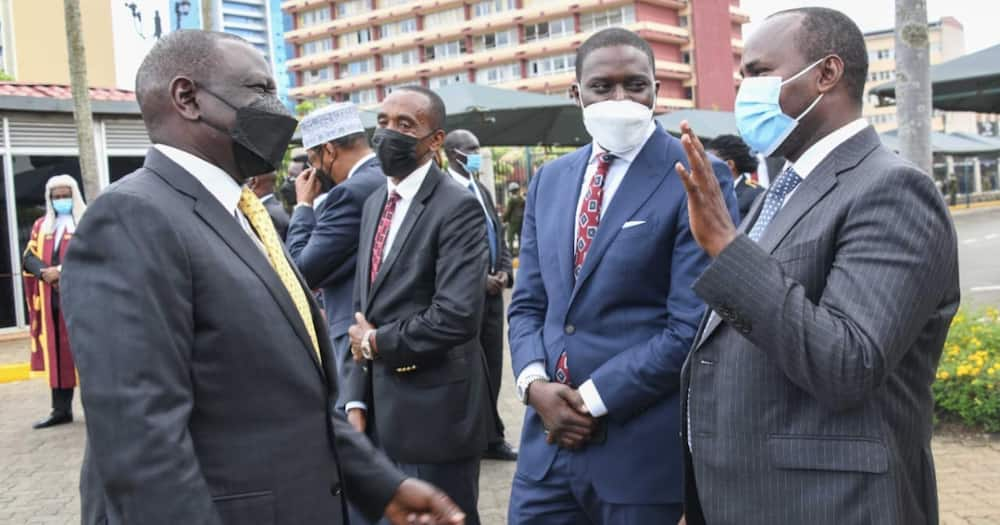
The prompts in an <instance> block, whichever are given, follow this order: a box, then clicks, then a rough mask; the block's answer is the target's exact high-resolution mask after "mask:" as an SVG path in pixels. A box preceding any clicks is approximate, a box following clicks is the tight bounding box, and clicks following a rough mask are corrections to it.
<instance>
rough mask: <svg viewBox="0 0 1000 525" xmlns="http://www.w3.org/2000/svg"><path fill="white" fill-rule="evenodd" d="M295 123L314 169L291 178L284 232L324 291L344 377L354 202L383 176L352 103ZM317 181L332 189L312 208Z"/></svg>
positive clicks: (312, 281) (357, 211) (356, 222)
mask: <svg viewBox="0 0 1000 525" xmlns="http://www.w3.org/2000/svg"><path fill="white" fill-rule="evenodd" d="M300 129H301V130H302V143H303V145H304V146H305V147H306V148H307V151H308V155H309V164H310V165H311V166H313V168H312V169H308V170H306V171H303V172H302V173H301V174H300V175H299V176H298V177H296V179H295V187H296V201H297V202H298V203H297V204H296V205H295V211H294V212H293V213H292V223H291V226H290V228H289V230H288V241H287V245H288V252H289V253H290V254H291V256H292V260H293V261H295V265H296V266H297V267H298V269H299V271H300V272H302V276H303V277H305V279H306V283H308V284H309V287H310V288H312V289H322V290H323V307H324V308H325V310H326V321H327V324H328V325H329V327H330V336H331V337H332V338H333V352H334V354H335V356H336V361H337V370H338V372H339V378H340V379H341V380H343V379H345V378H346V377H347V369H348V368H349V367H351V366H353V364H354V360H353V359H352V358H351V351H350V339H349V338H348V336H347V329H348V328H349V327H350V326H351V320H352V319H353V318H354V301H353V297H352V295H353V293H354V274H355V266H356V263H357V259H358V236H359V234H360V231H361V208H362V207H363V206H364V204H365V200H366V199H368V197H369V196H370V195H371V194H372V193H374V192H375V190H377V189H381V188H383V187H385V175H382V168H381V167H380V166H379V163H378V159H376V158H375V154H374V153H372V150H371V148H369V147H368V137H367V136H366V135H365V128H364V125H362V123H361V117H360V116H359V115H358V108H357V106H355V105H354V104H352V103H350V102H346V103H340V104H331V105H329V106H326V107H323V108H320V109H318V110H316V111H314V112H312V113H310V114H309V115H306V117H305V118H304V119H302V123H301V125H300ZM323 181H325V182H326V185H327V186H333V189H331V190H329V191H328V192H326V194H325V195H326V198H325V199H324V200H323V204H322V205H321V206H319V205H317V206H316V209H314V203H315V202H316V201H317V197H319V196H320V194H321V192H322V191H323V187H324V184H323ZM342 393H343V392H342ZM344 401H346V400H344V399H343V398H341V399H340V400H338V402H337V408H339V409H343V408H344Z"/></svg>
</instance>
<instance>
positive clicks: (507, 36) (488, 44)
mask: <svg viewBox="0 0 1000 525" xmlns="http://www.w3.org/2000/svg"><path fill="white" fill-rule="evenodd" d="M472 41H473V42H475V45H474V48H475V50H476V51H487V50H490V49H499V48H501V47H507V46H510V45H513V44H515V43H517V32H516V30H515V29H510V30H508V31H500V32H498V33H487V34H485V35H476V36H475V37H474V38H473V39H472Z"/></svg>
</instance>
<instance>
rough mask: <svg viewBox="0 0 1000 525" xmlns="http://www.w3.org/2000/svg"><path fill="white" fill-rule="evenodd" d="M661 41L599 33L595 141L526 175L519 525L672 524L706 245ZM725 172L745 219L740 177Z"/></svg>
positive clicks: (582, 56) (721, 168) (587, 68)
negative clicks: (665, 109) (673, 120)
mask: <svg viewBox="0 0 1000 525" xmlns="http://www.w3.org/2000/svg"><path fill="white" fill-rule="evenodd" d="M654 70H655V66H654V58H653V51H652V50H651V49H650V46H649V44H647V43H646V42H645V41H643V40H642V39H641V38H640V37H639V36H637V35H636V34H635V33H633V32H631V31H627V30H624V29H620V28H611V29H606V30H604V31H601V32H599V33H596V34H594V35H593V36H591V37H590V38H588V39H587V41H586V42H584V43H583V44H582V45H581V46H580V47H579V48H578V49H577V54H576V75H577V84H576V85H574V86H573V88H572V92H573V96H574V98H575V99H576V100H578V101H579V103H580V105H581V106H582V107H583V118H584V124H585V125H586V127H587V131H588V132H590V135H591V136H592V137H593V138H594V143H593V144H592V145H589V146H585V147H583V148H581V149H579V150H577V151H575V152H573V153H571V154H569V155H566V156H564V157H562V158H559V159H557V160H555V161H553V162H552V163H550V164H548V165H546V166H543V167H542V168H541V169H540V170H539V171H538V173H537V174H536V175H535V177H534V178H533V179H532V181H531V185H530V188H529V190H528V198H527V208H526V211H525V215H524V225H523V229H522V233H521V235H522V238H521V240H522V244H521V254H520V269H519V272H518V276H517V278H518V282H517V284H516V286H515V289H514V295H513V300H512V302H511V305H510V310H509V314H508V315H509V323H510V348H511V355H512V362H513V368H514V372H515V374H516V376H517V391H518V395H519V396H520V397H521V400H522V401H524V402H525V403H526V404H527V405H528V409H527V412H526V414H525V421H524V431H523V434H522V437H521V453H520V458H519V460H518V465H517V473H516V475H515V477H514V484H513V489H512V492H511V501H510V510H509V516H508V522H509V523H510V524H511V525H534V524H545V525H560V524H565V525H572V524H576V523H594V524H614V525H621V524H625V525H629V524H637V525H639V524H641V525H645V524H652V523H677V520H678V519H679V518H680V516H681V513H682V506H681V502H682V501H683V494H682V491H683V479H682V478H683V468H682V455H681V451H682V449H681V444H680V442H679V437H678V436H679V428H678V425H679V421H680V417H679V415H678V411H679V406H680V397H679V396H680V393H679V377H680V371H681V366H682V365H683V363H684V359H685V357H686V356H687V353H688V349H689V348H690V347H691V343H692V340H693V338H694V335H695V332H696V331H697V329H698V324H699V321H700V319H701V318H702V316H703V313H704V311H705V307H704V305H703V303H702V301H701V300H700V299H698V297H697V296H696V295H695V294H694V292H693V291H692V289H691V284H692V283H693V282H694V280H695V279H696V278H697V276H698V275H699V274H701V272H702V270H704V268H705V267H706V266H707V265H708V263H709V258H708V256H707V255H705V253H704V252H703V251H702V250H701V248H699V246H698V244H697V243H696V242H695V240H694V238H693V237H692V236H691V229H690V225H689V222H688V208H687V200H686V194H685V191H684V186H683V184H682V182H681V180H680V179H679V177H678V175H677V173H676V172H675V171H674V165H675V164H676V163H677V162H686V158H685V156H684V151H683V148H682V147H681V144H680V142H679V141H678V140H677V139H675V138H673V137H671V136H669V135H667V134H666V133H665V132H664V131H663V129H662V128H661V127H660V126H659V125H657V124H656V123H654V121H653V108H654V106H655V101H656V94H657V91H658V90H659V82H657V81H656V79H655V77H654ZM715 168H716V169H715V171H716V176H717V177H718V179H719V183H720V184H721V185H722V187H723V189H724V190H726V189H728V191H723V195H726V196H727V197H726V198H727V205H728V206H729V209H730V212H731V213H732V214H733V216H734V217H736V214H737V213H738V212H737V210H736V199H735V197H734V194H733V191H732V177H731V176H730V175H729V173H728V171H726V170H727V167H726V165H725V164H722V163H721V162H717V163H716V164H715Z"/></svg>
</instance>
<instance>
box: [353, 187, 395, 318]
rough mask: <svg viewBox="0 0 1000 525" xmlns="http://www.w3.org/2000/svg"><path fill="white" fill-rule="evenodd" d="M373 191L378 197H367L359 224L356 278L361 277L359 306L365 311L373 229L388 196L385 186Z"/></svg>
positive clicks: (369, 287) (369, 285)
mask: <svg viewBox="0 0 1000 525" xmlns="http://www.w3.org/2000/svg"><path fill="white" fill-rule="evenodd" d="M375 191H376V193H378V194H379V197H378V198H372V199H369V200H368V201H367V202H366V203H365V206H366V207H367V208H368V209H367V210H366V211H367V213H363V214H362V217H364V218H365V221H364V223H363V224H362V225H361V238H360V245H359V246H358V273H357V278H358V279H362V281H361V287H360V290H361V297H360V300H361V308H362V309H363V310H365V311H367V309H368V298H369V296H370V295H371V279H370V278H369V277H368V275H369V274H370V273H371V265H372V244H373V243H374V241H375V231H376V229H377V228H378V222H379V220H381V218H382V213H381V211H382V208H384V207H385V201H386V199H387V198H388V193H387V191H386V190H385V188H379V189H377V190H375Z"/></svg>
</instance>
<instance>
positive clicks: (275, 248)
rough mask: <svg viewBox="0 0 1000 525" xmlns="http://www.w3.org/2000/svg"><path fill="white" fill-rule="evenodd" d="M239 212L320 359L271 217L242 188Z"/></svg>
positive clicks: (306, 310) (303, 298)
mask: <svg viewBox="0 0 1000 525" xmlns="http://www.w3.org/2000/svg"><path fill="white" fill-rule="evenodd" d="M239 208H240V211H241V212H243V215H246V217H247V220H249V221H250V225H251V226H253V229H254V230H256V232H257V236H258V237H259V238H260V242H261V244H263V245H264V250H265V251H266V252H267V260H268V261H269V262H270V263H271V268H274V271H275V273H277V274H278V278H279V279H281V284H283V285H285V289H286V290H288V294H289V295H291V296H292V302H293V303H295V309H297V310H298V311H299V315H300V316H301V317H302V322H303V323H305V325H306V331H307V332H309V339H311V340H312V344H313V349H314V350H315V351H316V357H320V354H319V343H318V340H317V339H316V326H315V325H313V318H312V312H311V311H310V310H309V299H308V298H307V297H306V292H305V290H303V289H302V285H301V284H300V283H299V280H298V278H296V277H295V272H294V271H292V266H291V265H290V264H289V263H288V259H287V258H285V251H284V250H283V249H282V247H281V239H279V238H278V232H277V231H276V230H275V229H274V223H272V222H271V215H269V214H268V213H267V208H264V205H263V204H261V202H260V199H258V198H257V196H256V195H254V193H253V192H252V191H250V190H249V189H248V188H245V187H244V188H243V194H242V195H240V205H239ZM320 360H322V358H320Z"/></svg>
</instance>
